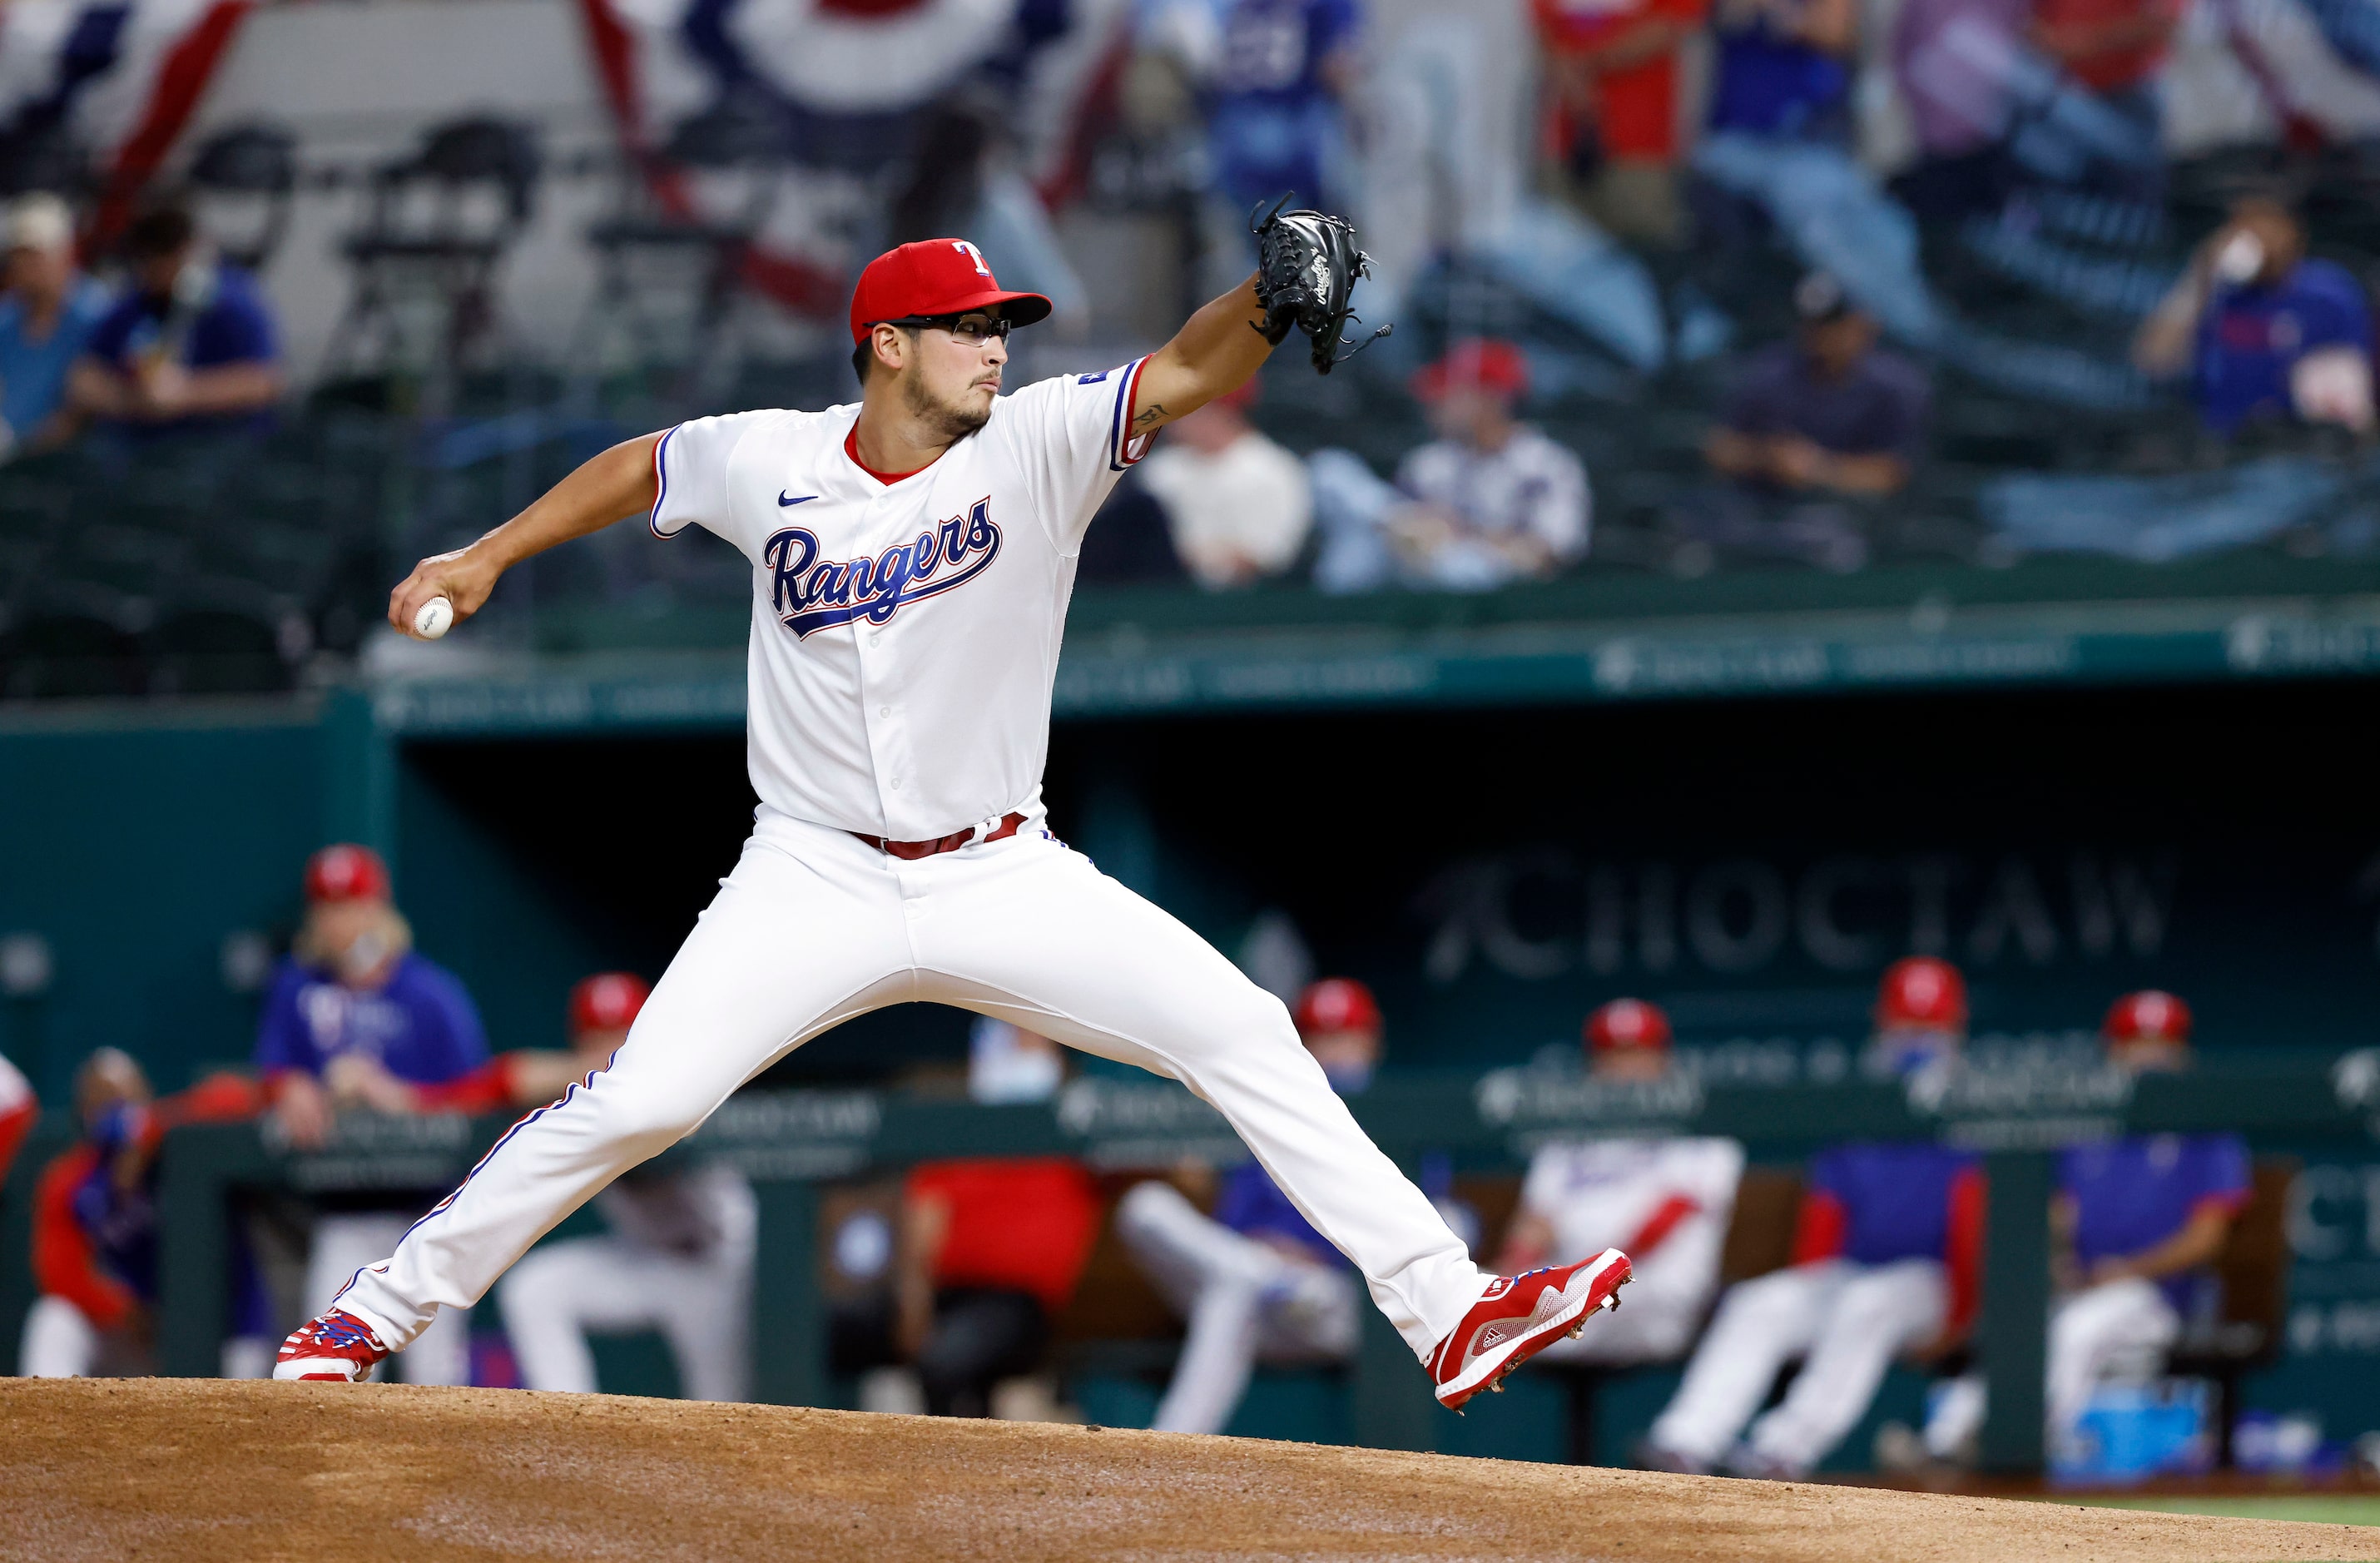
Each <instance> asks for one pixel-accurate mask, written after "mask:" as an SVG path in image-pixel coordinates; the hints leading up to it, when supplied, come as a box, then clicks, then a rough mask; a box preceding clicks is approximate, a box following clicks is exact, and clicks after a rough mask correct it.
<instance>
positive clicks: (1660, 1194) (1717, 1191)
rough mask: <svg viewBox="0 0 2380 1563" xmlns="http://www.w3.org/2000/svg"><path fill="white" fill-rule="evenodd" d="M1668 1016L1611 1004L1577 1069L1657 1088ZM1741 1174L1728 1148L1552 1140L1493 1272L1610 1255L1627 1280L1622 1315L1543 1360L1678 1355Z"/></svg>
mask: <svg viewBox="0 0 2380 1563" xmlns="http://www.w3.org/2000/svg"><path fill="white" fill-rule="evenodd" d="M1585 1044H1586V1056H1587V1066H1588V1068H1589V1070H1590V1071H1591V1072H1593V1074H1594V1075H1595V1077H1596V1078H1597V1079H1598V1080H1658V1079H1659V1078H1661V1076H1662V1075H1664V1074H1665V1073H1667V1072H1669V1069H1670V1018H1669V1016H1667V1015H1665V1014H1663V1013H1662V1012H1661V1011H1660V1010H1659V1009H1658V1007H1656V1006H1654V1005H1652V1004H1647V1003H1645V1002H1644V1001H1643V1000H1637V999H1614V1000H1612V1001H1611V1002H1609V1004H1606V1005H1604V1006H1603V1007H1602V1008H1600V1009H1598V1010H1597V1011H1596V1012H1595V1013H1593V1014H1592V1015H1589V1016H1588V1017H1587V1020H1586V1036H1585ZM1742 1177H1743V1146H1742V1145H1738V1144H1736V1143H1735V1142H1734V1141H1733V1140H1726V1139H1718V1138H1708V1137H1706V1138H1694V1139H1688V1138H1683V1137H1681V1138H1675V1139H1665V1140H1577V1141H1556V1142H1554V1143H1552V1144H1549V1145H1542V1146H1540V1147H1539V1148H1538V1150H1537V1152H1536V1155H1535V1156H1534V1157H1531V1158H1530V1160H1529V1175H1528V1179H1527V1181H1525V1182H1524V1184H1523V1185H1522V1187H1521V1208H1520V1210H1519V1211H1518V1212H1517V1213H1515V1215H1514V1216H1513V1218H1512V1226H1511V1227H1510V1229H1509V1230H1507V1231H1506V1233H1505V1237H1504V1248H1503V1253H1502V1254H1501V1255H1500V1257H1499V1258H1498V1259H1497V1261H1496V1266H1495V1267H1496V1269H1497V1270H1499V1271H1500V1272H1501V1273H1503V1274H1505V1275H1518V1274H1520V1273H1521V1272H1522V1271H1523V1270H1526V1269H1531V1268H1534V1267H1535V1266H1539V1265H1567V1264H1570V1263H1573V1261H1575V1260H1579V1259H1584V1258H1585V1257H1586V1256H1587V1255H1589V1254H1597V1253H1600V1252H1602V1251H1603V1250H1604V1249H1607V1248H1617V1249H1619V1250H1620V1251H1621V1253H1623V1254H1627V1255H1628V1262H1629V1263H1630V1264H1631V1265H1632V1266H1634V1267H1635V1274H1636V1278H1635V1279H1634V1280H1633V1281H1632V1282H1630V1283H1629V1288H1628V1306H1626V1307H1625V1308H1622V1309H1620V1310H1618V1311H1616V1312H1614V1313H1612V1314H1611V1315H1609V1316H1608V1317H1607V1318H1606V1319H1605V1320H1604V1321H1603V1322H1602V1323H1601V1324H1598V1325H1597V1327H1595V1328H1594V1329H1591V1330H1589V1331H1587V1332H1586V1333H1585V1335H1582V1336H1579V1337H1577V1338H1576V1339H1569V1340H1562V1341H1558V1342H1556V1343H1555V1344H1554V1345H1552V1346H1550V1347H1548V1348H1547V1350H1546V1353H1545V1354H1546V1358H1547V1360H1548V1361H1551V1362H1592V1363H1638V1362H1661V1361H1666V1360H1668V1359H1670V1358H1672V1357H1679V1356H1682V1355H1684V1354H1685V1350H1686V1347H1687V1345H1688V1343H1689V1342H1691V1341H1692V1340H1693V1339H1694V1330H1695V1328H1696V1327H1698V1326H1700V1325H1701V1323H1702V1321H1703V1315H1704V1313H1705V1312H1706V1310H1708V1308H1709V1307H1710V1302H1711V1296H1712V1294H1713V1293H1714V1292H1716V1291H1717V1290H1718V1261H1719V1249H1720V1247H1721V1245H1722V1244H1724V1243H1725V1242H1726V1241H1727V1226H1728V1219H1729V1218H1730V1216H1732V1215H1733V1214H1734V1210H1735V1186H1736V1183H1737V1181H1739V1180H1740V1179H1741V1178H1742Z"/></svg>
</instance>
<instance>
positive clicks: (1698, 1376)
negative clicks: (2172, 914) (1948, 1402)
mask: <svg viewBox="0 0 2380 1563" xmlns="http://www.w3.org/2000/svg"><path fill="white" fill-rule="evenodd" d="M1925 959H1926V958H1925V957H1914V958H1913V961H1906V962H1902V963H1900V964H1899V965H1897V966H1895V967H1894V968H1893V969H1892V971H1891V972H1889V973H1888V974H1887V976H1886V982H1885V986H1884V988H1883V989H1882V991H1881V992H1880V993H1879V994H1878V996H1877V1000H1876V1008H1877V1021H1878V1024H1877V1032H1876V1040H1875V1042H1874V1043H1873V1044H1872V1045H1871V1050H1870V1051H1871V1058H1880V1059H1885V1060H1898V1061H1900V1063H1901V1064H1903V1065H1904V1066H1905V1065H1909V1064H1912V1063H1913V1062H1914V1061H1915V1060H1935V1059H1943V1058H1947V1057H1949V1056H1951V1055H1952V1054H1954V1053H1955V1051H1956V1049H1957V1048H1958V1047H1959V1046H1960V1044H1961V1042H1962V1041H1963V1040H1964V1035H1965V1024H1964V1008H1965V1006H1964V1001H1963V997H1961V1002H1960V1003H1959V1005H1958V1006H1957V1008H1956V1010H1955V1013H1956V1014H1957V1016H1958V1019H1957V1021H1956V1023H1955V1024H1954V1023H1953V1022H1952V1021H1951V1020H1950V1019H1949V1017H1950V1016H1951V1015H1952V1014H1953V1013H1954V1011H1953V1010H1952V1008H1951V1007H1950V1006H1949V1004H1948V1003H1947V1002H1946V1001H1945V995H1946V993H1947V991H1948V990H1947V989H1945V988H1944V987H1943V986H1942V984H1941V982H1940V976H1941V973H1942V972H1944V971H1949V967H1947V966H1944V965H1942V963H1939V962H1931V963H1928V964H1925V965H1919V964H1915V963H1914V962H1920V961H1925ZM1936 968H1939V970H1937V969H1936ZM1913 974H1914V975H1915V977H1916V980H1915V981H1914V982H1913V981H1912V975H1913ZM1951 975H1954V976H1955V975H1956V974H1955V972H1953V973H1951ZM1913 988H1914V989H1915V996H1916V997H1919V998H1921V999H1922V1000H1923V1001H1922V1002H1918V1003H1912V1002H1911V1001H1910V1000H1912V998H1913V992H1912V989H1913ZM1962 991H1963V990H1961V992H1962ZM1983 1218H1984V1184H1983V1173H1982V1169H1981V1168H1980V1167H1979V1166H1978V1165H1977V1163H1976V1161H1975V1158H1974V1157H1973V1155H1972V1154H1970V1153H1967V1152H1964V1151H1959V1150H1954V1149H1952V1148H1950V1147H1949V1146H1946V1145H1929V1144H1924V1143H1909V1144H1888V1145H1842V1146H1839V1147H1837V1148H1835V1149H1832V1150H1828V1151H1825V1152H1822V1153H1820V1154H1819V1155H1818V1157H1815V1159H1814V1160H1813V1161H1812V1162H1811V1163H1810V1170H1809V1177H1808V1180H1807V1182H1806V1184H1805V1186H1804V1190H1803V1196H1802V1209H1801V1215H1800V1218H1799V1221H1798V1223H1797V1225H1796V1228H1795V1231H1794V1238H1793V1262H1792V1263H1791V1265H1790V1266H1787V1267H1786V1268H1784V1269H1781V1270H1777V1271H1773V1272H1771V1273H1770V1274H1768V1275H1765V1276H1761V1277H1759V1278H1756V1279H1754V1280H1748V1281H1743V1282H1742V1283H1740V1284H1738V1285H1736V1286H1733V1287H1730V1289H1729V1290H1728V1291H1727V1294H1726V1295H1725V1296H1724V1297H1722V1298H1721V1299H1720V1300H1719V1305H1718V1314H1717V1315H1715V1316H1714V1317H1713V1318H1712V1320H1711V1326H1710V1328H1709V1330H1708V1331H1707V1332H1706V1334H1705V1335H1704V1336H1703V1339H1702V1343H1701V1344H1700V1345H1699V1346H1697V1347H1696V1348H1695V1349H1694V1358H1693V1360H1692V1361H1691V1362H1690V1363H1688V1364H1687V1366H1686V1376H1685V1381H1684V1382H1683V1383H1682V1384H1681V1385H1680V1386H1679V1387H1678V1392H1677V1395H1676V1397H1675V1398H1674V1399H1671V1400H1670V1404H1669V1407H1668V1409H1667V1410H1665V1411H1663V1412H1662V1413H1661V1415H1660V1417H1659V1419H1658V1421H1656V1422H1655V1423H1654V1424H1653V1427H1652V1431H1651V1432H1650V1433H1649V1434H1648V1435H1647V1436H1646V1439H1645V1444H1644V1445H1643V1447H1642V1448H1641V1449H1640V1451H1639V1453H1640V1455H1641V1456H1642V1458H1643V1459H1644V1460H1645V1463H1647V1464H1650V1465H1653V1466H1657V1467H1658V1468H1660V1469H1664V1470H1672V1471H1694V1472H1707V1471H1710V1470H1712V1469H1714V1468H1716V1467H1718V1466H1721V1465H1724V1466H1726V1467H1727V1468H1729V1469H1731V1470H1733V1471H1736V1472H1740V1473H1742V1474H1744V1475H1751V1476H1767V1477H1775V1478H1780V1479H1787V1480H1799V1479H1800V1478H1802V1477H1803V1476H1806V1475H1808V1474H1809V1472H1811V1471H1812V1470H1814V1469H1815V1468H1816V1466H1817V1464H1818V1462H1819V1461H1820V1460H1824V1459H1825V1458H1826V1457H1827V1455H1828V1451H1830V1450H1831V1449H1833V1448H1834V1447H1835V1446H1836V1445H1837V1444H1839V1443H1840V1442H1841V1441H1842V1439H1843V1436H1844V1435H1846V1434H1848V1433H1849V1432H1850V1431H1851V1430H1852V1425H1853V1424H1856V1423H1857V1422H1858V1421H1859V1419H1860V1417H1861V1416H1862V1415H1863V1414H1864V1413H1865V1412H1866V1411H1867V1407H1868V1402H1869V1400H1870V1399H1873V1398H1874V1397H1875V1394H1876V1386H1877V1385H1879V1384H1881V1383H1882V1382H1883V1380H1884V1375H1885V1370H1886V1369H1887V1368H1888V1367H1889V1366H1890V1365H1891V1363H1892V1361H1893V1359H1894V1358H1895V1357H1898V1356H1902V1355H1913V1356H1917V1357H1920V1358H1938V1357H1939V1356H1941V1355H1942V1354H1944V1353H1946V1352H1948V1351H1950V1350H1952V1349H1954V1348H1955V1347H1956V1346H1957V1345H1959V1344H1960V1343H1961V1341H1963V1340H1964V1339H1965V1337H1966V1332H1967V1330H1968V1328H1969V1327H1970V1326H1971V1325H1972V1323H1973V1318H1974V1304H1975V1295H1976V1266H1977V1263H1978V1261H1979V1260H1980V1258H1981V1257H1982V1247H1983ZM1797 1357H1798V1358H1801V1359H1803V1364H1802V1371H1801V1373H1800V1374H1799V1375H1796V1376H1795V1378H1794V1380H1793V1383H1792V1387H1791V1388H1790V1389H1788V1390H1787V1391H1786V1393H1785V1399H1783V1400H1782V1401H1781V1402H1779V1404H1778V1406H1777V1407H1776V1408H1775V1409H1774V1410H1772V1411H1769V1412H1765V1413H1763V1414H1761V1415H1760V1416H1759V1417H1758V1418H1757V1419H1756V1420H1755V1419H1754V1413H1755V1412H1758V1411H1759V1410H1760V1407H1761V1404H1762V1402H1763V1401H1764V1400H1766V1399H1767V1396H1768V1391H1769V1387H1770V1386H1772V1385H1773V1384H1775V1383H1776V1380H1777V1372H1778V1369H1779V1368H1780V1367H1782V1366H1784V1364H1785V1363H1787V1362H1788V1361H1790V1360H1791V1359H1793V1358H1797ZM1747 1421H1749V1422H1750V1423H1751V1427H1750V1430H1749V1432H1748V1433H1747V1434H1745V1436H1744V1439H1743V1443H1742V1444H1740V1445H1739V1444H1737V1443H1736V1438H1737V1436H1738V1434H1739V1432H1740V1431H1742V1430H1743V1428H1744V1424H1746V1422H1747Z"/></svg>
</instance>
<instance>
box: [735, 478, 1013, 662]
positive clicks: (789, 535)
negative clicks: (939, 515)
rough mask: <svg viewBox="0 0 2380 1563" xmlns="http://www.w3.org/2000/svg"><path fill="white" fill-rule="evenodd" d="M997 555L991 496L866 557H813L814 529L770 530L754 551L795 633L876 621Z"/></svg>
mask: <svg viewBox="0 0 2380 1563" xmlns="http://www.w3.org/2000/svg"><path fill="white" fill-rule="evenodd" d="M999 554H1000V528H999V527H997V526H994V525H993V524H992V519H991V499H990V495H986V496H985V497H984V498H982V499H979V500H977V501H976V502H975V503H974V504H973V505H971V506H969V507H968V510H967V513H966V514H965V515H953V516H952V517H951V518H950V519H949V520H947V521H945V522H943V523H942V524H941V526H940V527H935V528H934V529H933V530H932V531H930V532H920V533H918V534H917V540H916V541H914V542H905V543H900V544H897V545H896V546H894V547H892V548H888V549H886V550H885V551H883V552H881V553H880V554H878V555H877V556H876V557H875V558H873V559H854V560H851V561H849V562H848V563H846V562H844V561H842V560H838V559H828V560H823V561H821V560H820V558H819V539H818V534H817V533H815V532H812V531H809V530H807V528H804V527H785V528H784V529H783V530H782V531H778V532H775V533H772V534H771V536H770V538H769V540H768V542H767V543H766V544H765V545H763V547H762V548H761V551H760V559H761V563H763V564H765V565H766V566H767V567H768V570H769V573H770V577H771V580H770V601H771V604H772V606H773V607H774V608H775V610H776V613H777V618H778V620H779V621H780V622H781V623H783V624H784V626H785V627H786V628H787V629H789V630H791V631H793V632H794V635H795V637H796V638H802V637H806V636H809V635H812V634H814V633H815V632H817V631H819V630H822V629H832V628H834V627H835V626H836V625H838V624H851V623H853V622H854V621H856V620H859V619H865V620H867V621H868V623H869V624H883V623H884V622H885V621H886V620H888V619H890V618H892V615H893V614H895V613H897V612H900V611H901V610H902V609H903V608H905V607H907V606H908V605H909V604H910V603H912V602H918V601H922V600H925V599H927V598H929V597H936V596H939V595H941V593H943V592H946V591H948V590H950V589H951V588H953V587H963V586H965V585H966V584H967V582H969V581H971V580H973V579H975V578H976V577H977V576H980V575H982V574H983V573H984V571H985V570H986V569H988V568H989V567H990V564H991V562H992V560H993V559H995V558H997V557H998V556H999Z"/></svg>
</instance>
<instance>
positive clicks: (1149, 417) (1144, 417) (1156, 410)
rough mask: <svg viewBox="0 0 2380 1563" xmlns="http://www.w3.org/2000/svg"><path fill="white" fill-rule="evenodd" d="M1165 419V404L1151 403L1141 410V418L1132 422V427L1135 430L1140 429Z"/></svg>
mask: <svg viewBox="0 0 2380 1563" xmlns="http://www.w3.org/2000/svg"><path fill="white" fill-rule="evenodd" d="M1163 418H1165V404H1164V403H1162V402H1151V403H1149V404H1148V406H1145V407H1143V408H1141V409H1140V416H1139V417H1137V418H1134V419H1133V420H1132V426H1133V427H1134V428H1135V429H1138V428H1140V427H1141V426H1142V425H1143V424H1152V423H1158V422H1160V421H1162V420H1163Z"/></svg>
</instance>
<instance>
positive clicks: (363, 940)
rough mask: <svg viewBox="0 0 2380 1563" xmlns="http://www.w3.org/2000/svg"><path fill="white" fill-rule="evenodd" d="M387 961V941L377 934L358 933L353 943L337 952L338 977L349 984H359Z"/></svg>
mask: <svg viewBox="0 0 2380 1563" xmlns="http://www.w3.org/2000/svg"><path fill="white" fill-rule="evenodd" d="M387 959H388V940H387V939H384V938H383V937H382V936H381V935H379V934H377V933H360V934H358V935H357V936H356V938H355V941H354V942H353V943H351V944H349V945H348V946H347V947H346V949H345V950H342V951H339V975H340V976H342V977H344V978H346V980H347V981H349V982H360V981H362V980H363V979H364V978H365V977H368V976H370V975H372V973H374V972H376V971H378V970H380V967H381V963H382V962H383V961H385V960H387Z"/></svg>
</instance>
